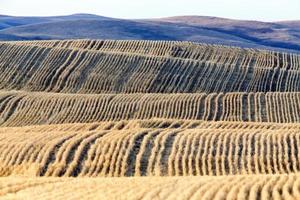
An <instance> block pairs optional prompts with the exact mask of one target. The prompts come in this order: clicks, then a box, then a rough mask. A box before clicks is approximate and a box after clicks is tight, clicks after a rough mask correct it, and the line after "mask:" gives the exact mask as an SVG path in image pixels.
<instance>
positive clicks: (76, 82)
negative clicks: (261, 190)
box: [0, 43, 300, 94]
mask: <svg viewBox="0 0 300 200" xmlns="http://www.w3.org/2000/svg"><path fill="white" fill-rule="evenodd" d="M192 46H193V45H192ZM195 46H196V47H194V48H192V47H190V46H189V45H187V47H186V50H185V49H183V50H182V51H180V52H185V53H189V54H191V55H194V54H196V55H197V56H195V57H194V56H188V57H187V58H186V56H176V55H177V54H179V53H172V52H173V51H176V52H177V50H172V48H171V50H169V51H167V52H168V53H166V55H164V56H157V55H155V53H149V54H142V53H134V52H130V53H128V52H122V51H121V52H120V51H118V49H119V47H114V48H116V51H114V50H109V51H103V50H86V49H69V48H57V47H41V46H34V45H20V44H12V43H0V71H1V74H0V88H2V89H5V90H10V89H17V90H26V91H46V92H64V93H93V94H95V93H97V94H99V93H199V92H206V93H213V92H216V93H219V92H297V91H300V82H299V80H300V78H299V75H300V74H299V65H300V64H299V63H300V57H299V56H297V55H294V54H283V53H276V52H264V51H252V50H241V49H235V48H225V47H223V48H222V47H219V48H218V47H213V46H201V45H198V46H199V47H198V46H197V45H195ZM114 48H112V49H114ZM182 48H183V47H182ZM189 48H191V50H190V51H188V50H189ZM121 49H122V48H121ZM185 53H183V54H184V55H185ZM169 54H174V56H170V55H169ZM190 57H191V58H190Z"/></svg>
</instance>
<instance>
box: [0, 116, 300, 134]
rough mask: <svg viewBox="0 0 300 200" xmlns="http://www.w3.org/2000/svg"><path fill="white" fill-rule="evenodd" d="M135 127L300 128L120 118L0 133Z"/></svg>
mask: <svg viewBox="0 0 300 200" xmlns="http://www.w3.org/2000/svg"><path fill="white" fill-rule="evenodd" d="M135 129H169V130H177V129H216V130H239V129H243V130H258V131H264V130H266V131H267V130H278V131H287V132H289V131H295V130H300V124H299V123H289V124H284V123H266V122H263V123H258V122H234V121H233V122H230V121H201V120H172V119H150V120H121V121H101V122H94V123H69V124H51V125H33V126H22V127H1V128H0V134H3V133H6V132H12V131H13V132H15V133H19V132H45V131H47V132H55V131H102V130H135Z"/></svg>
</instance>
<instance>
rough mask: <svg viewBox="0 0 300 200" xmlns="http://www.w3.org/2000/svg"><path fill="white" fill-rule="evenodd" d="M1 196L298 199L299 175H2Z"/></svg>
mask: <svg viewBox="0 0 300 200" xmlns="http://www.w3.org/2000/svg"><path fill="white" fill-rule="evenodd" d="M0 183H1V186H0V195H2V199H32V198H33V199H63V200H64V199H108V200H110V199H124V200H125V199H132V200H137V199H155V200H156V199H182V200H188V199H193V200H198V199H232V200H238V199H251V200H255V199H264V200H265V199H299V197H300V194H299V184H300V177H299V175H294V174H291V175H273V176H271V175H259V176H257V175H255V176H252V175H246V176H225V177H224V176H219V177H211V176H210V177H209V176H203V177H163V178H161V177H142V178H141V177H134V178H97V179H96V178H73V179H70V178H40V179H34V178H15V177H12V178H1V179H0Z"/></svg>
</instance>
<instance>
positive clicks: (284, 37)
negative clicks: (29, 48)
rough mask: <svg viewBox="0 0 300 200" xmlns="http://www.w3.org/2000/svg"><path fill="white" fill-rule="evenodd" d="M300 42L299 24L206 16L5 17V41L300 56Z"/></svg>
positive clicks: (1, 20) (1, 31)
mask: <svg viewBox="0 0 300 200" xmlns="http://www.w3.org/2000/svg"><path fill="white" fill-rule="evenodd" d="M170 33H172V34H170ZM299 38H300V24H299V22H297V21H291V22H273V23H267V22H256V21H238V20H231V19H222V18H215V17H201V16H181V17H170V18H162V19H139V20H135V19H130V20H128V19H115V18H108V17H102V16H97V15H89V14H75V15H70V16H57V17H13V16H0V40H45V39H118V40H126V39H130V40H176V41H194V42H203V43H211V44H223V45H231V46H240V47H249V48H264V49H276V50H286V51H300V39H299Z"/></svg>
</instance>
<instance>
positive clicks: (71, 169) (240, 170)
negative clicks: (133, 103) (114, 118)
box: [0, 125, 300, 177]
mask: <svg viewBox="0 0 300 200" xmlns="http://www.w3.org/2000/svg"><path fill="white" fill-rule="evenodd" d="M81 126H83V125H81ZM88 126H89V125H85V127H88ZM90 126H91V125H90ZM63 127H64V125H57V126H53V125H52V126H49V127H47V126H43V128H42V129H41V128H40V127H31V128H30V127H27V128H26V129H24V130H22V129H21V128H17V129H16V128H6V129H5V130H2V131H1V132H0V133H1V134H0V144H1V145H0V147H1V148H0V149H1V150H0V152H1V153H0V163H1V165H0V169H1V170H0V176H8V175H28V174H29V175H33V176H66V177H70V176H93V177H94V176H104V177H107V176H112V177H120V176H121V177H122V176H199V175H213V176H216V175H235V174H284V173H298V172H300V154H299V146H300V132H299V129H297V128H296V129H288V131H287V130H286V129H282V130H280V129H276V130H274V129H273V130H272V129H266V128H261V127H256V128H252V129H247V128H245V129H244V128H236V129H230V128H222V127H221V128H220V127H219V128H190V129H188V128H187V129H180V128H176V129H169V128H130V129H126V128H124V129H122V130H114V129H112V130H106V129H105V128H104V129H103V130H101V129H100V128H98V129H97V130H96V129H94V130H85V131H84V129H85V127H84V128H82V127H81V130H79V131H76V130H66V129H67V128H65V130H63ZM94 127H95V126H94ZM36 129H37V130H36Z"/></svg>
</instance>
